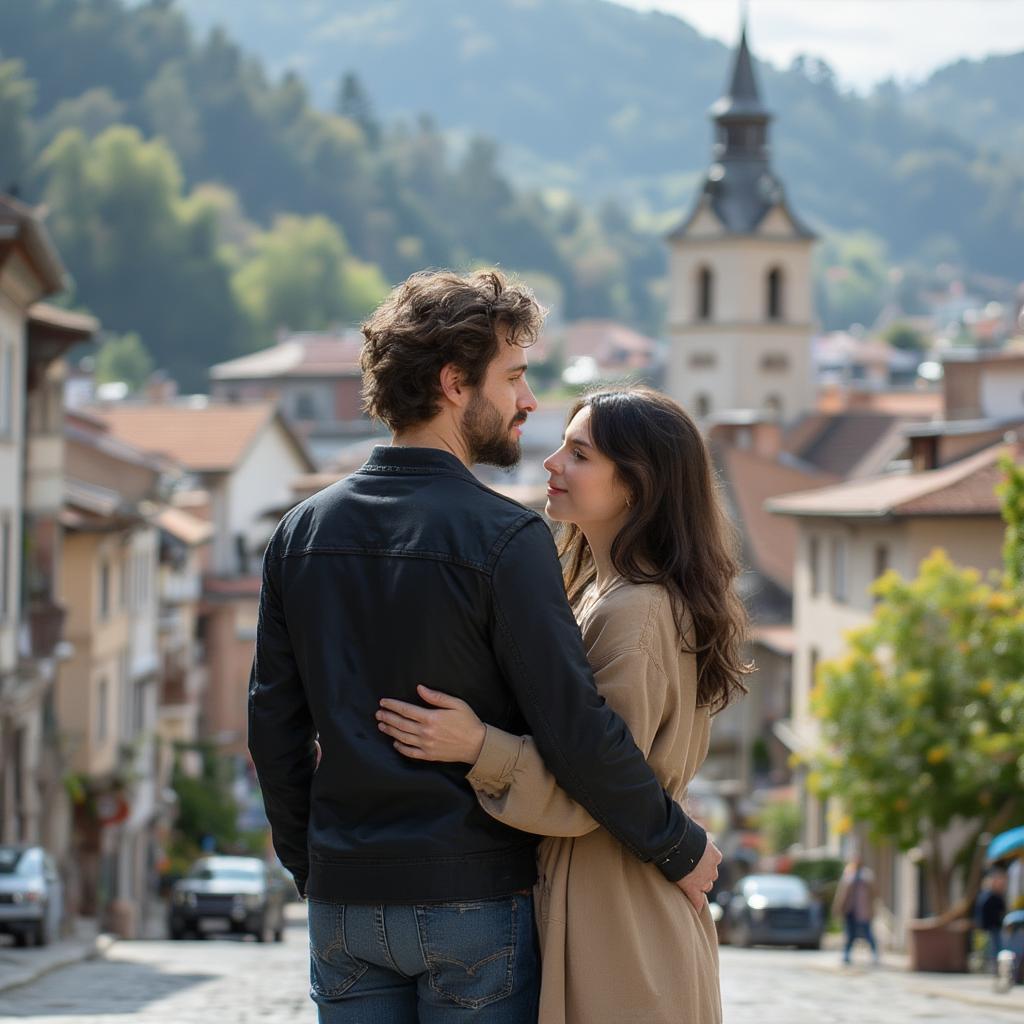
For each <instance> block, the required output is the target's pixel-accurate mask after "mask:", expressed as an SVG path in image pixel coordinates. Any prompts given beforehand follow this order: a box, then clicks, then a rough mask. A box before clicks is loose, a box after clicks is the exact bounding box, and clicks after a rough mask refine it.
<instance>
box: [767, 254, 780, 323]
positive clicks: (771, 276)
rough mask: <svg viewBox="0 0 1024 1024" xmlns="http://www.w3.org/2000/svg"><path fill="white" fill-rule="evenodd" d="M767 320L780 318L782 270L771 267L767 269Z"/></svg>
mask: <svg viewBox="0 0 1024 1024" xmlns="http://www.w3.org/2000/svg"><path fill="white" fill-rule="evenodd" d="M767 314H768V319H769V320H781V319H782V270H781V268H779V267H772V269H771V270H769V271H768V308H767Z"/></svg>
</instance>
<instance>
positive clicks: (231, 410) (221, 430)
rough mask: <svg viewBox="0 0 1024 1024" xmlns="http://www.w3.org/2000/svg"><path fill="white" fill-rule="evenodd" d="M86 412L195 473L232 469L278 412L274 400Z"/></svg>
mask: <svg viewBox="0 0 1024 1024" xmlns="http://www.w3.org/2000/svg"><path fill="white" fill-rule="evenodd" d="M90 411H91V412H92V413H93V414H94V415H95V416H97V417H99V418H100V419H102V420H103V421H104V422H105V423H106V424H107V426H108V427H109V428H110V432H111V433H112V434H113V435H114V436H115V437H118V438H120V439H122V440H124V441H127V442H128V443H129V444H133V445H135V446H136V447H137V448H144V449H146V450H148V451H153V452H159V453H161V454H163V455H166V456H168V457H170V458H172V459H174V460H175V461H177V462H179V463H181V464H182V465H183V466H184V467H185V468H186V469H188V470H190V471H191V472H194V473H218V472H220V473H224V472H229V471H230V470H232V469H234V468H235V467H236V466H237V465H238V464H239V462H241V460H242V457H243V456H244V455H245V453H246V452H247V451H248V450H249V447H250V446H251V445H252V444H253V443H254V442H255V440H256V438H257V437H258V436H259V434H260V433H261V432H262V431H263V430H264V429H265V428H266V427H267V425H268V424H269V423H270V421H271V420H272V419H273V418H274V417H275V416H276V415H277V413H276V406H275V405H274V403H273V402H250V403H246V404H244V405H243V404H232V403H226V404H213V403H211V404H209V405H205V406H194V405H190V404H187V403H182V404H177V405H131V404H127V403H125V404H116V405H108V406H96V407H94V408H92V409H91V410H90ZM278 419H279V422H280V425H281V428H282V429H283V430H285V431H286V433H287V434H288V436H289V437H290V438H291V440H292V443H293V444H294V445H295V446H296V450H297V451H298V452H300V453H301V455H302V458H303V459H304V460H305V461H306V462H307V464H308V468H309V469H310V470H312V469H313V468H314V466H313V464H312V462H311V461H310V460H309V456H308V455H307V454H306V452H305V451H304V449H303V448H302V446H301V443H300V442H299V441H298V440H297V439H296V438H295V437H294V435H293V434H292V433H291V431H290V430H288V427H287V426H286V425H285V424H284V422H283V420H280V417H278Z"/></svg>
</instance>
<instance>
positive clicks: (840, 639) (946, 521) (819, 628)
mask: <svg viewBox="0 0 1024 1024" xmlns="http://www.w3.org/2000/svg"><path fill="white" fill-rule="evenodd" d="M1004 452H1009V453H1010V454H1011V455H1013V457H1014V458H1015V459H1016V460H1017V461H1018V462H1020V461H1022V460H1024V444H1022V443H1020V442H1018V441H1013V442H1012V443H1010V444H997V445H990V446H988V447H986V448H984V449H983V450H982V451H980V452H976V453H974V454H973V455H970V456H967V457H965V458H961V459H959V460H958V461H956V462H953V463H951V464H949V465H946V466H942V467H939V468H936V469H928V470H924V471H920V472H915V471H912V470H910V469H904V471H902V472H897V473H888V474H884V475H880V476H875V477H871V478H867V479H857V480H848V481H845V482H842V483H838V484H835V485H834V486H831V487H825V488H820V489H817V490H813V491H798V492H795V493H792V494H789V495H786V496H782V497H777V498H773V499H771V500H769V501H767V502H766V506H765V507H766V510H767V511H768V512H769V513H771V514H772V515H774V516H776V517H779V518H780V519H781V520H783V521H786V522H788V523H790V524H792V526H794V527H795V528H796V532H797V545H796V553H795V568H794V585H793V610H794V619H793V631H794V642H793V668H792V695H791V700H790V705H791V715H790V717H789V719H788V720H784V721H781V722H779V723H778V724H777V726H776V735H777V736H778V737H779V738H780V739H782V740H783V742H785V744H786V745H787V746H788V747H789V748H790V749H791V750H792V751H793V752H794V753H796V754H798V755H802V754H806V753H807V752H808V751H810V750H811V749H813V748H814V746H815V744H816V742H817V737H818V730H817V724H816V722H815V720H814V718H813V716H812V714H811V711H810V691H811V686H812V683H813V681H814V678H815V674H816V671H817V666H818V664H819V663H820V662H821V661H823V660H825V659H828V658H833V657H836V656H838V655H840V654H841V653H842V651H843V649H844V644H845V641H844V635H845V633H846V631H848V630H850V629H855V628H857V627H859V626H863V625H865V624H866V623H867V622H868V621H869V619H870V617H871V614H872V609H873V605H874V598H873V596H872V594H871V592H870V587H871V585H872V583H873V582H874V580H876V579H877V578H878V577H879V576H881V575H882V574H883V573H884V572H886V571H887V570H889V569H895V570H896V571H897V572H899V573H900V574H901V575H903V576H905V577H912V576H914V575H916V573H917V570H918V566H919V565H920V563H921V561H922V560H923V559H924V558H925V557H927V555H928V554H930V553H931V552H932V551H933V550H934V549H935V548H943V549H944V550H945V551H946V552H947V554H948V555H949V557H950V558H951V559H952V560H953V561H954V562H956V563H959V564H961V565H966V566H972V567H974V568H976V569H979V570H981V571H982V572H985V571H987V570H990V569H998V568H1000V567H1001V565H1002V544H1003V536H1004V524H1003V521H1002V518H1001V515H1000V505H999V500H998V498H997V496H996V493H995V487H996V484H997V483H998V482H999V480H1000V478H1001V471H1000V469H999V467H998V460H999V457H1000V456H1001V455H1002V454H1003V453H1004ZM800 781H801V780H800V779H798V782H800ZM799 788H800V791H801V794H802V796H801V800H802V812H803V813H802V818H803V831H804V834H803V846H804V847H805V848H806V849H809V850H828V851H830V852H832V853H834V854H836V855H839V854H843V853H845V852H848V851H847V849H846V847H847V846H848V844H849V843H850V842H851V841H853V840H854V839H856V840H857V841H858V842H859V843H860V845H861V848H862V849H863V850H864V852H865V853H866V854H867V856H868V860H869V862H870V863H871V866H872V868H873V869H874V870H875V872H876V876H877V878H878V881H879V893H880V895H881V898H882V900H883V901H884V903H885V904H886V906H887V907H888V908H889V910H890V911H891V913H892V915H893V921H894V922H895V923H894V926H893V928H892V929H891V930H890V931H891V934H890V940H891V942H892V943H893V944H894V945H897V946H901V945H902V943H903V936H904V929H905V926H906V923H907V922H908V921H909V920H910V919H911V918H913V917H916V916H920V915H922V913H923V911H924V909H925V908H922V907H920V906H919V905H918V902H917V894H918V891H919V889H918V879H917V874H916V872H917V869H916V867H915V866H914V865H913V864H912V863H911V862H910V861H909V860H908V859H907V858H906V857H905V856H904V855H902V854H900V853H899V852H898V851H897V850H896V849H895V848H894V847H891V846H889V845H886V844H881V845H879V844H874V845H869V844H868V842H867V837H866V836H862V835H855V836H841V835H839V834H838V832H837V830H836V815H835V814H834V813H833V811H834V810H837V809H835V808H831V807H829V806H828V805H827V804H826V803H823V802H822V801H819V800H817V799H816V798H814V797H813V796H812V795H811V794H809V793H808V792H807V790H806V787H805V786H803V785H802V784H801V785H800V787H799Z"/></svg>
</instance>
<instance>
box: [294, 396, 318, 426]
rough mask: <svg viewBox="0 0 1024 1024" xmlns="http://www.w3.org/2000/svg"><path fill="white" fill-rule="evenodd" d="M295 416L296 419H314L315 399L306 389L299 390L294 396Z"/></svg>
mask: <svg viewBox="0 0 1024 1024" xmlns="http://www.w3.org/2000/svg"><path fill="white" fill-rule="evenodd" d="M294 408H295V418H296V419H297V420H315V419H316V401H315V400H314V398H313V396H312V395H311V394H310V393H309V392H308V391H300V392H299V393H298V394H297V395H296V396H295V407H294Z"/></svg>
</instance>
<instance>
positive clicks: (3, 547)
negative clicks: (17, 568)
mask: <svg viewBox="0 0 1024 1024" xmlns="http://www.w3.org/2000/svg"><path fill="white" fill-rule="evenodd" d="M10 579H11V520H10V516H8V515H7V514H6V513H4V514H3V515H2V516H0V622H4V621H6V619H7V616H8V615H10V612H11V583H10Z"/></svg>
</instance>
